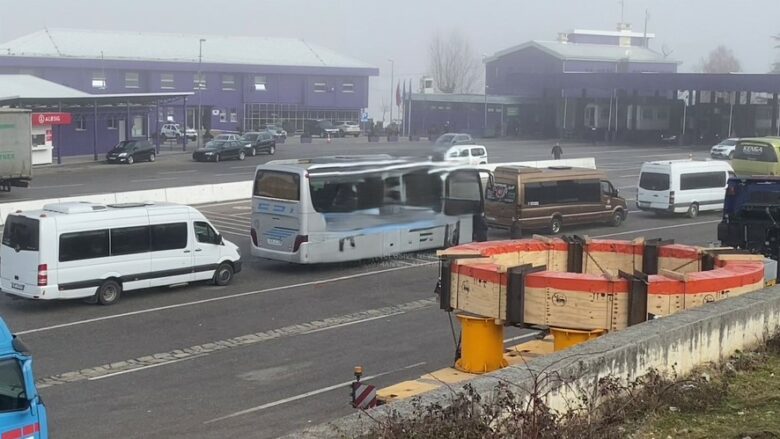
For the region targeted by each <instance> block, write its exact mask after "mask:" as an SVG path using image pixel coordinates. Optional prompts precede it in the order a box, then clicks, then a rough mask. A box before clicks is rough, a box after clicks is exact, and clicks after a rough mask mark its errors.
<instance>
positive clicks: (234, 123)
mask: <svg viewBox="0 0 780 439" xmlns="http://www.w3.org/2000/svg"><path fill="white" fill-rule="evenodd" d="M0 74H26V75H34V76H37V77H39V78H42V79H45V80H48V81H51V82H55V83H58V84H62V85H65V86H67V87H70V88H73V89H76V90H80V91H83V92H86V93H90V94H98V95H100V94H108V95H118V94H149V93H151V94H154V93H159V94H164V93H177V92H192V93H193V94H192V95H191V96H189V97H183V98H182V99H181V100H180V102H170V101H168V102H166V103H165V104H163V105H160V106H155V107H154V109H153V110H152V109H150V108H149V107H148V106H146V107H137V108H131V106H130V105H128V106H127V108H124V109H121V110H118V109H116V108H112V109H103V108H101V109H99V111H98V112H94V111H93V109H92V108H84V109H81V110H80V109H79V108H78V107H76V108H69V109H67V110H68V111H70V112H71V113H73V119H74V123H73V124H72V125H71V126H69V127H63V128H62V133H61V137H60V139H59V142H57V143H59V144H60V145H61V147H62V148H63V154H64V155H77V154H86V153H92V144H93V142H94V139H93V138H92V136H93V130H90V129H86V127H92V126H93V124H94V123H95V120H94V119H95V114H96V113H97V118H98V120H97V126H98V132H97V136H98V143H99V149H100V151H101V152H102V151H105V150H107V149H109V148H110V147H111V146H113V145H114V144H115V143H116V142H117V141H119V140H122V139H124V138H127V137H152V136H154V135H155V134H157V130H158V129H159V127H160V126H161V125H162V124H163V123H166V122H176V123H179V124H180V125H182V126H186V127H189V128H196V129H197V128H198V127H199V126H200V127H201V128H202V130H201V131H202V132H205V131H207V130H208V131H211V132H216V131H248V130H254V129H259V128H261V127H262V126H264V125H265V124H268V123H276V124H279V125H283V126H284V127H285V128H286V129H287V130H288V131H296V130H300V129H302V128H303V122H304V120H306V119H331V120H355V121H357V120H360V115H361V113H362V111H363V109H364V108H366V107H367V106H368V80H369V77H370V76H375V75H377V74H378V69H376V68H374V67H372V66H369V65H367V64H365V63H362V62H360V61H357V60H354V59H352V58H350V57H347V56H344V55H342V54H339V53H336V52H334V51H332V50H329V49H326V48H322V47H319V46H316V45H313V44H309V43H308V42H306V41H303V40H299V39H287V38H259V37H235V36H213V35H203V36H195V35H180V34H155V33H136V32H113V31H92V30H65V29H49V30H43V31H39V32H35V33H32V34H29V35H26V36H23V37H20V38H17V39H15V40H12V41H9V42H7V43H4V44H1V45H0ZM155 113H156V114H155ZM199 116H200V117H199Z"/></svg>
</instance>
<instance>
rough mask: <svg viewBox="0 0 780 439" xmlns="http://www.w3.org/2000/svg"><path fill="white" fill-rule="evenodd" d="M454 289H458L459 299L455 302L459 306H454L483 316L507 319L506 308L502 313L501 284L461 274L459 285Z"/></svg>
mask: <svg viewBox="0 0 780 439" xmlns="http://www.w3.org/2000/svg"><path fill="white" fill-rule="evenodd" d="M454 285H455V284H453V286H454ZM453 290H455V291H457V293H456V294H457V299H456V301H454V302H453V303H456V304H457V307H456V306H455V305H453V308H456V309H458V310H461V311H466V312H469V313H472V314H476V315H479V316H483V317H489V318H493V319H506V315H505V314H506V310H505V309H504V310H503V312H504V314H501V312H502V310H501V296H500V295H501V292H502V286H501V285H500V284H497V283H495V282H486V281H480V280H478V279H474V278H473V277H471V276H466V275H460V276H458V283H457V287H454V288H453Z"/></svg>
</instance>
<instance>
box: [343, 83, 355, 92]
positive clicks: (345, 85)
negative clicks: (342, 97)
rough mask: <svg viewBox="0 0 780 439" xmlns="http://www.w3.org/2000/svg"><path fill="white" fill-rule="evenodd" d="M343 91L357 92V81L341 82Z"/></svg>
mask: <svg viewBox="0 0 780 439" xmlns="http://www.w3.org/2000/svg"><path fill="white" fill-rule="evenodd" d="M341 92H342V93H354V92H355V83H354V82H345V83H343V84H341Z"/></svg>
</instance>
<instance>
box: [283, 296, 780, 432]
mask: <svg viewBox="0 0 780 439" xmlns="http://www.w3.org/2000/svg"><path fill="white" fill-rule="evenodd" d="M778 329H780V287H772V288H766V289H763V290H761V291H757V292H753V293H748V294H745V295H742V296H739V297H735V298H732V299H729V300H724V301H721V302H717V303H712V304H708V305H706V306H703V307H699V308H694V309H690V310H686V311H684V312H681V313H678V314H674V315H671V316H668V317H664V318H661V319H657V320H652V321H649V322H645V323H642V324H639V325H636V326H632V327H630V328H627V329H624V330H622V331H617V332H612V333H609V334H607V335H604V336H602V337H600V338H598V339H596V340H592V341H589V342H587V343H583V344H580V345H578V346H575V347H573V348H570V349H567V350H563V351H559V352H555V353H553V354H549V355H546V356H542V357H538V358H534V359H533V360H530V361H529V362H528V363H527V364H522V365H516V366H510V367H507V368H504V369H501V370H499V371H496V372H493V373H489V374H485V375H482V376H480V377H479V378H476V379H473V380H471V381H469V382H463V383H460V384H458V385H457V386H451V387H452V388H455V387H457V388H460V387H461V386H462V385H464V384H466V383H469V384H471V385H472V386H473V388H474V390H475V391H476V392H477V393H479V394H480V395H481V396H482V397H483V400H488V399H489V398H491V397H492V396H494V394H495V393H494V392H495V388H496V386H497V385H498V384H499V383H502V382H503V383H512V384H513V386H512V389H513V391H516V392H518V396H523V395H522V394H521V393H519V392H520V390H519V389H532V388H534V385H535V383H536V382H537V380H536V379H535V378H534V376H535V375H536V376H539V375H540V374H541V375H542V376H544V375H545V374H546V375H547V376H550V377H564V378H567V377H570V378H571V382H570V383H568V385H567V384H563V383H560V382H559V380H556V379H552V380H550V381H552V382H548V383H547V384H545V385H546V386H548V387H547V388H551V390H552V391H551V392H550V393H549V395H548V397H547V401H546V402H547V404H548V405H549V406H550V407H551V408H553V409H555V410H561V411H564V410H566V408H567V404H569V403H570V402H571V401H574V402H577V401H578V400H576V399H575V398H576V397H577V396H578V395H576V394H574V393H573V391H572V389H577V388H582V389H593V387H594V385H595V383H596V381H597V380H598V379H599V378H603V377H605V376H610V375H611V376H613V377H616V378H620V379H624V380H633V379H636V378H637V377H639V376H642V375H644V374H645V373H647V372H649V371H650V370H651V369H656V370H659V371H662V372H671V371H672V368H673V367H674V370H675V371H676V372H677V373H679V374H686V373H688V372H690V371H691V370H692V369H693V368H694V367H696V366H699V365H703V364H706V363H709V362H718V361H722V360H724V359H726V358H728V356H729V355H731V354H733V353H734V352H736V351H737V350H747V349H751V348H753V347H756V346H757V345H758V344H760V343H761V342H762V341H763V340H765V339H766V337H767V336H769V335H771V334H773V333H775V332H777V331H778ZM555 386H557V387H555ZM345 398H346V397H345ZM419 400H420V401H419V402H420V403H421V404H422V405H423V406H427V405H430V404H433V403H436V404H440V405H442V406H444V407H446V406H448V405H449V404H450V401H451V400H452V389H451V388H450V386H442V387H440V388H439V389H437V390H434V391H431V392H428V393H425V394H423V395H422V396H421V397H420V398H419ZM414 407H415V406H414V404H413V402H412V400H403V401H398V402H395V403H391V404H387V405H384V406H381V407H379V408H377V409H373V410H371V411H370V415H371V416H370V417H369V416H367V415H364V414H362V413H358V412H356V413H354V414H352V415H349V416H346V417H343V418H340V419H336V420H334V421H331V422H328V423H324V424H320V425H317V426H313V427H309V428H307V429H305V430H301V431H298V432H294V433H292V434H289V435H287V436H284V439H314V438H317V439H319V438H326V437H344V435H345V434H346V435H347V437H358V436H361V435H363V434H365V433H367V432H368V431H369V430H370V429H371V428H372V427H376V426H377V422H378V421H382V420H384V419H387V418H388V417H389V416H390V415H391V414H392V413H393V412H395V413H396V414H397V415H399V416H409V415H411V414H412V413H413V411H414Z"/></svg>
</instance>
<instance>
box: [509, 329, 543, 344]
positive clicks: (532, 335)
mask: <svg viewBox="0 0 780 439" xmlns="http://www.w3.org/2000/svg"><path fill="white" fill-rule="evenodd" d="M541 332H542V331H535V332H532V333H530V334H523V335H518V336H517V337H510V338H505V339H504V343H511V342H513V341H518V340H523V341H526V340H530V339H534V338H539V334H541Z"/></svg>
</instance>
